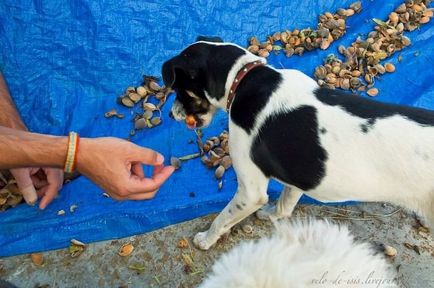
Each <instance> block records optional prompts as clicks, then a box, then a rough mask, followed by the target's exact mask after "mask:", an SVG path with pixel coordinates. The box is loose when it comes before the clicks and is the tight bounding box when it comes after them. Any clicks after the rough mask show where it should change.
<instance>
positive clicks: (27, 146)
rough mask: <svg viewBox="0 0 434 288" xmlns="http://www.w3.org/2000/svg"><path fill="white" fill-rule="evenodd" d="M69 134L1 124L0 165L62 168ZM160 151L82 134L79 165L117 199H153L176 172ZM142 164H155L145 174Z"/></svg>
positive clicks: (78, 158)
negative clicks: (2, 125)
mask: <svg viewBox="0 0 434 288" xmlns="http://www.w3.org/2000/svg"><path fill="white" fill-rule="evenodd" d="M67 142H68V139H67V137H56V136H48V135H42V134H36V133H29V132H23V131H19V130H13V129H9V128H6V127H0V169H4V168H11V167H16V168H18V167H53V168H61V167H63V165H64V161H65V158H66V150H67V149H66V148H67V145H68V144H67ZM163 161H164V158H163V156H162V155H161V154H159V153H157V152H155V151H153V150H150V149H147V148H142V147H139V146H137V145H135V144H133V143H130V142H128V141H125V140H121V139H117V138H111V137H109V138H94V139H90V138H82V139H80V144H79V148H78V154H77V163H76V167H77V169H78V171H79V172H80V173H82V174H83V175H85V176H86V177H88V178H89V179H91V180H92V181H94V182H95V183H96V184H98V185H99V186H100V187H102V188H103V189H104V190H105V192H107V193H108V194H109V195H110V196H111V197H113V198H114V199H118V200H122V199H133V200H141V199H150V198H152V197H154V195H155V193H156V192H157V191H158V189H159V187H160V186H161V185H162V184H163V183H164V182H165V181H166V180H167V178H169V176H170V175H171V174H172V173H173V171H174V168H173V167H172V166H166V167H164V166H163ZM142 164H145V165H152V166H154V172H153V175H152V176H151V177H146V176H145V175H144V172H143V167H142Z"/></svg>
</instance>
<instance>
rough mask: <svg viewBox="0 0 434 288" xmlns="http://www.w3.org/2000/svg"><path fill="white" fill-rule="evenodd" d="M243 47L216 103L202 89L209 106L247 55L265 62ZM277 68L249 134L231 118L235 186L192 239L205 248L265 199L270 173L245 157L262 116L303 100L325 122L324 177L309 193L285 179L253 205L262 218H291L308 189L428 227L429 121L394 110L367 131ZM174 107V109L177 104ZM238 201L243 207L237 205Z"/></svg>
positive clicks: (432, 213)
mask: <svg viewBox="0 0 434 288" xmlns="http://www.w3.org/2000/svg"><path fill="white" fill-rule="evenodd" d="M206 43H208V44H210V45H234V44H230V43H211V42H206ZM234 46H237V45H234ZM237 47H238V48H240V49H243V48H241V47H239V46H237ZM243 50H245V49H243ZM245 51H246V54H245V55H244V56H241V57H240V58H239V59H238V60H237V61H236V63H234V65H233V67H232V68H231V70H230V72H229V74H228V78H227V80H226V84H225V88H226V90H225V95H224V97H222V98H221V99H220V100H219V101H217V100H216V99H215V98H212V97H210V96H209V94H207V92H206V91H205V95H206V97H207V98H208V100H209V101H210V103H211V104H213V105H214V106H215V107H217V108H222V109H226V101H227V97H228V93H229V88H230V86H231V85H232V82H233V80H234V78H235V75H236V74H237V72H238V71H239V70H240V69H241V68H242V67H243V66H244V65H245V64H247V63H249V62H252V61H262V62H264V63H265V59H264V58H261V57H258V56H255V55H253V54H251V53H250V52H248V51H247V50H245ZM270 68H272V67H270ZM272 69H273V68H272ZM275 70H276V71H278V73H280V74H281V75H282V77H283V82H282V84H281V85H280V86H279V87H278V88H277V90H276V91H274V93H273V94H272V96H271V98H270V100H269V101H268V103H267V105H266V107H264V109H263V110H262V111H261V112H260V114H259V115H258V116H257V118H256V122H255V125H254V129H253V131H252V133H250V135H249V134H247V133H246V131H245V130H243V129H242V128H241V127H239V126H237V125H236V124H235V123H233V122H232V121H231V120H229V133H230V137H229V147H230V151H231V157H232V160H233V166H234V168H235V171H236V174H237V180H238V190H237V193H236V194H235V196H234V198H233V199H232V200H231V201H230V203H229V204H228V205H227V206H226V207H225V209H224V210H223V211H222V212H221V213H220V215H219V216H218V217H217V218H216V219H215V221H214V222H213V223H212V225H211V227H210V229H209V230H208V231H205V232H201V233H198V234H197V235H196V236H195V238H194V243H195V244H196V245H197V246H198V247H199V248H201V249H205V250H206V249H208V248H209V247H211V246H212V245H213V244H214V243H215V242H216V241H217V240H218V238H219V237H220V236H221V235H222V234H224V233H226V232H228V231H229V230H230V228H231V227H232V226H233V225H235V224H236V223H238V222H239V221H241V220H242V219H244V218H245V217H247V216H248V215H250V214H252V213H254V212H255V211H257V210H258V209H259V208H261V207H262V206H264V205H265V204H267V203H268V195H267V185H268V182H269V179H268V178H267V177H266V176H265V175H264V174H263V173H262V171H261V170H260V169H259V168H258V167H257V166H256V165H255V164H254V163H253V161H252V160H251V157H250V155H249V153H250V151H251V149H250V148H251V145H252V141H253V140H254V139H255V137H256V135H257V133H258V131H259V129H260V127H261V126H262V124H263V123H264V121H265V119H266V118H267V117H269V116H272V115H276V114H277V113H278V112H279V111H291V110H293V109H296V108H298V107H300V106H303V105H311V106H313V107H315V108H316V110H317V117H318V119H317V120H318V125H319V127H326V128H327V131H328V132H327V133H326V134H319V137H320V144H321V146H322V147H323V149H324V150H325V151H326V152H327V155H328V160H327V161H326V162H325V164H326V166H325V177H324V178H323V179H322V180H321V183H320V185H319V186H317V187H316V188H315V189H314V190H309V191H302V190H300V189H298V188H297V187H295V186H289V185H288V184H287V183H283V184H285V185H287V187H289V188H285V189H284V190H283V191H282V194H281V196H280V198H279V200H278V201H277V204H276V206H269V205H266V206H264V207H263V208H262V209H261V210H260V211H258V213H257V215H258V216H259V217H260V218H271V219H279V218H282V217H289V216H291V214H292V211H293V209H294V207H295V205H296V204H297V202H298V200H299V198H300V197H301V196H302V195H303V193H306V194H307V195H308V196H310V197H312V198H315V199H317V200H319V201H322V202H343V201H347V200H356V201H384V202H391V203H394V204H398V205H401V206H403V207H406V208H408V209H411V210H413V211H416V212H418V213H419V214H421V215H423V216H425V217H426V219H427V220H428V224H429V225H430V226H431V227H433V228H434V226H433V224H434V128H433V127H423V126H422V125H420V124H418V123H416V122H414V121H411V120H409V119H407V118H405V117H403V116H399V115H397V116H393V117H388V118H385V119H378V120H377V121H376V123H375V125H374V126H373V127H372V129H371V130H370V131H369V133H361V132H360V125H361V124H364V123H365V122H366V119H363V118H360V117H357V116H354V115H352V114H350V113H348V112H346V111H345V110H343V109H342V108H340V107H338V106H330V105H326V104H324V103H323V102H321V101H319V100H318V99H317V98H316V97H315V95H314V94H313V92H314V90H315V89H316V88H318V85H317V83H316V82H315V81H314V80H313V79H311V78H310V77H308V76H306V75H305V74H303V73H301V72H299V71H296V70H285V69H275ZM176 107H177V108H176ZM174 108H176V109H177V110H178V109H179V107H178V106H174ZM172 111H174V110H172ZM174 112H176V111H174ZM211 116H212V115H211ZM229 119H230V117H229ZM302 124H303V123H300V125H302ZM241 203H242V204H243V207H242V209H237V207H238V206H239V205H241Z"/></svg>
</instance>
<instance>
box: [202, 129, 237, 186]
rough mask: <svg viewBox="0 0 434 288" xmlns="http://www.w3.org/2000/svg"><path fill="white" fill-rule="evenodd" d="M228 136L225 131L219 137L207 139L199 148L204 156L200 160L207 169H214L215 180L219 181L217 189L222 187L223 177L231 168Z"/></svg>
mask: <svg viewBox="0 0 434 288" xmlns="http://www.w3.org/2000/svg"><path fill="white" fill-rule="evenodd" d="M228 141H229V134H228V132H227V131H226V130H225V131H223V132H222V133H221V134H220V135H219V136H213V137H210V138H208V139H207V140H206V141H205V143H203V146H202V147H201V148H202V150H203V152H204V155H203V156H202V158H201V160H202V163H203V164H205V165H206V167H208V168H210V169H211V168H215V167H217V168H216V170H215V173H214V175H215V178H216V179H217V180H218V181H219V182H218V188H219V189H221V188H222V187H223V181H222V180H221V179H222V178H223V175H224V174H225V172H226V170H228V169H229V168H230V167H231V166H232V159H231V156H229V143H228Z"/></svg>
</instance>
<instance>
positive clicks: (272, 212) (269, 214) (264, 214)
mask: <svg viewBox="0 0 434 288" xmlns="http://www.w3.org/2000/svg"><path fill="white" fill-rule="evenodd" d="M256 217H257V218H258V219H260V220H266V221H269V220H275V218H276V206H275V205H272V204H265V205H264V206H262V208H260V209H259V210H258V211H256Z"/></svg>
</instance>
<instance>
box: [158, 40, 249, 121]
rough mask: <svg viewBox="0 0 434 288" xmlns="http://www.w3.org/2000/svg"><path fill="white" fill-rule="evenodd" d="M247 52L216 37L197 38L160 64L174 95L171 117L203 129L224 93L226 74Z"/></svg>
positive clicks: (166, 83)
mask: <svg viewBox="0 0 434 288" xmlns="http://www.w3.org/2000/svg"><path fill="white" fill-rule="evenodd" d="M247 54H250V55H251V56H253V57H256V58H257V56H255V55H253V54H251V53H250V52H248V51H247V50H245V49H243V48H241V47H239V46H237V45H234V44H230V43H223V41H222V40H221V39H220V38H218V37H213V38H205V37H198V39H197V42H195V43H193V44H191V45H190V46H188V47H187V48H186V49H185V50H183V51H182V52H181V53H180V54H179V55H178V56H175V57H173V58H172V59H170V60H168V61H166V62H165V63H164V64H163V69H162V75H163V80H164V84H165V85H166V86H167V87H171V88H172V89H174V90H175V92H176V99H175V102H174V104H173V106H172V111H171V115H172V116H173V118H175V119H176V120H178V121H182V120H185V121H186V122H187V125H188V126H189V127H190V128H196V127H197V128H200V127H206V126H208V125H209V123H210V122H211V120H212V117H213V116H214V113H215V112H216V110H217V108H218V107H222V105H221V102H223V100H222V99H223V98H224V97H225V94H226V88H225V85H226V81H227V79H228V74H229V72H230V71H231V69H232V68H233V67H234V64H235V63H236V62H237V59H239V58H240V57H241V56H243V55H247Z"/></svg>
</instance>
